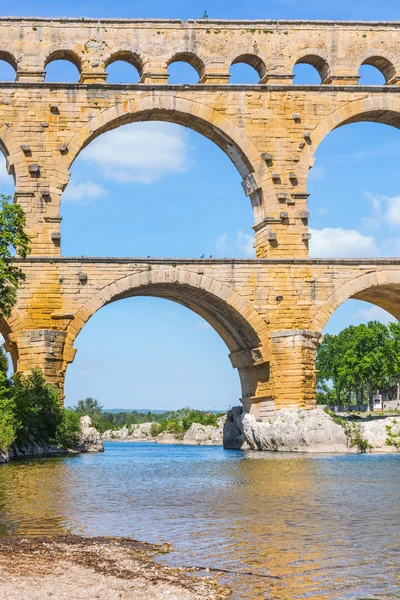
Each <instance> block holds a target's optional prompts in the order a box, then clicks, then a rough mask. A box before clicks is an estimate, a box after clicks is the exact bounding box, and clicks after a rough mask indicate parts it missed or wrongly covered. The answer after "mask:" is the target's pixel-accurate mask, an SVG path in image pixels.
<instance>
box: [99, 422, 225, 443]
mask: <svg viewBox="0 0 400 600" xmlns="http://www.w3.org/2000/svg"><path fill="white" fill-rule="evenodd" d="M225 421H226V415H224V416H222V417H220V418H219V419H218V420H217V423H216V425H215V426H214V425H202V424H201V423H192V425H191V426H190V428H189V429H188V430H187V431H186V432H185V433H182V434H176V433H172V432H170V431H163V432H161V433H159V434H157V435H152V430H153V429H152V425H157V423H141V424H138V425H131V426H130V427H122V428H121V429H117V430H111V429H109V430H107V431H105V432H104V433H103V434H102V435H101V439H102V440H103V442H155V443H156V444H183V445H187V446H222V445H223V431H224V424H225Z"/></svg>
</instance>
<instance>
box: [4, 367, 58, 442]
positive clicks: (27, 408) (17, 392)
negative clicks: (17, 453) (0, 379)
mask: <svg viewBox="0 0 400 600" xmlns="http://www.w3.org/2000/svg"><path fill="white" fill-rule="evenodd" d="M14 398H15V405H16V419H17V421H18V422H19V423H20V424H21V425H20V427H19V429H18V431H17V439H18V441H20V442H24V441H25V440H26V439H27V438H28V437H29V436H33V437H34V438H35V440H36V441H40V442H50V441H52V440H54V439H55V436H56V431H57V428H58V426H59V425H60V423H61V421H62V419H63V410H62V408H61V405H60V399H59V397H58V394H57V390H56V389H55V388H54V387H53V386H51V385H49V384H48V383H47V382H46V380H45V378H44V376H43V373H42V371H41V370H40V369H33V371H32V373H31V374H30V375H29V376H28V377H15V378H14Z"/></svg>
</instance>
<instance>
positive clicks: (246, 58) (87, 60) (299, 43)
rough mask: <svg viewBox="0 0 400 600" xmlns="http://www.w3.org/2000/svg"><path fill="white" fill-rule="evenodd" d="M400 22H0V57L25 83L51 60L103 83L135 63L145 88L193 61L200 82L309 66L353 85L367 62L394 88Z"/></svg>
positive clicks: (273, 75)
mask: <svg viewBox="0 0 400 600" xmlns="http://www.w3.org/2000/svg"><path fill="white" fill-rule="evenodd" d="M399 35H400V34H399V23H398V22H356V21H347V22H346V21H300V20H297V21H296V20H292V21H291V20H288V21H285V20H283V21H272V20H260V21H240V20H237V21H227V20H214V19H198V20H188V21H181V20H179V19H171V20H162V19H148V20H141V19H131V20H125V19H86V18H84V19H73V18H71V19H46V18H19V17H8V18H7V17H3V18H1V19H0V36H1V37H0V39H1V40H2V44H1V47H0V53H1V54H0V56H1V57H2V58H3V59H4V60H7V61H8V62H9V63H10V64H11V65H12V66H13V67H14V68H15V69H16V71H17V79H18V80H19V81H23V82H31V81H43V80H44V76H45V69H46V66H47V65H48V64H49V62H51V61H53V60H56V59H67V60H70V61H71V62H73V63H74V64H75V65H76V66H77V68H78V69H79V71H80V81H81V82H82V83H101V82H104V81H106V78H107V72H106V68H107V66H108V65H110V64H112V62H114V61H116V60H126V61H128V62H130V63H131V64H133V65H134V66H135V67H136V68H137V70H138V72H139V75H140V77H141V81H142V82H143V83H152V84H155V85H157V84H163V83H165V82H166V81H167V79H168V66H169V65H170V64H171V63H173V62H176V61H183V62H187V63H189V64H191V65H192V66H193V68H194V69H195V70H196V71H197V73H198V75H199V81H200V82H201V83H205V84H208V83H211V84H214V83H228V81H229V68H230V66H231V65H232V64H235V63H238V62H244V63H247V64H249V65H251V66H252V67H253V68H254V69H255V70H256V71H257V73H258V75H259V77H260V83H268V84H274V83H277V84H291V83H292V80H293V67H294V65H295V64H296V63H299V62H303V63H308V64H311V65H313V66H314V67H315V68H316V69H317V71H318V72H319V74H320V76H321V80H322V82H323V83H324V84H328V85H329V84H335V85H348V84H351V83H357V81H358V69H359V67H360V65H361V64H372V65H374V66H376V67H377V68H379V69H380V70H381V71H382V73H383V74H384V77H385V80H386V83H387V84H389V85H391V84H397V83H398V78H399V63H400V54H399V53H397V52H396V50H394V49H396V48H397V47H398V41H399Z"/></svg>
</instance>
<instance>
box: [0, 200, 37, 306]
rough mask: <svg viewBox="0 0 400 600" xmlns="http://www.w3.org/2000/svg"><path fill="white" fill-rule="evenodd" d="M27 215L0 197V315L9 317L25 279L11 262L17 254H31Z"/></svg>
mask: <svg viewBox="0 0 400 600" xmlns="http://www.w3.org/2000/svg"><path fill="white" fill-rule="evenodd" d="M24 227H25V215H24V212H23V210H22V208H21V206H19V204H14V203H13V202H12V200H11V198H10V197H9V196H4V195H2V194H1V195H0V315H3V316H5V317H7V316H9V315H10V313H11V309H12V307H13V306H14V304H15V301H16V295H17V288H18V284H19V283H20V282H21V281H23V280H24V279H25V276H24V274H23V272H22V271H21V269H19V267H17V266H16V265H15V264H14V263H13V261H12V260H11V259H12V257H13V256H14V255H15V254H18V255H19V256H22V258H25V257H26V256H27V255H28V254H29V253H30V247H29V238H28V236H27V235H26V233H25V232H24Z"/></svg>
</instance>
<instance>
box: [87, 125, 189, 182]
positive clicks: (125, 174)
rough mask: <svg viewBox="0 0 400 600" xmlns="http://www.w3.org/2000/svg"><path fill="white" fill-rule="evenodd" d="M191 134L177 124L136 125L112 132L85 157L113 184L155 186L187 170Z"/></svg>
mask: <svg viewBox="0 0 400 600" xmlns="http://www.w3.org/2000/svg"><path fill="white" fill-rule="evenodd" d="M186 140H187V134H186V132H185V130H184V129H183V128H181V127H179V126H178V125H175V124H173V123H135V124H133V125H127V126H125V127H121V128H119V129H116V130H114V131H110V132H109V133H106V134H104V135H102V136H100V137H99V138H98V139H97V140H95V141H94V142H92V143H91V144H90V145H89V146H88V147H87V148H86V150H84V152H83V153H82V155H81V158H82V160H85V161H87V162H91V163H94V164H96V165H97V166H98V167H99V168H100V169H101V171H102V173H103V175H104V176H105V177H106V178H107V179H110V180H113V181H118V182H121V183H127V182H131V181H135V182H139V183H153V182H155V181H158V180H159V179H161V178H162V177H164V176H166V175H168V174H170V173H183V172H184V171H186V170H187V168H188V166H189V164H190V160H189V157H188V145H187V141H186Z"/></svg>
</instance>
